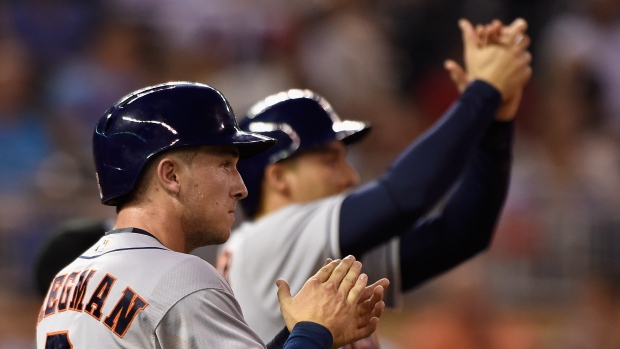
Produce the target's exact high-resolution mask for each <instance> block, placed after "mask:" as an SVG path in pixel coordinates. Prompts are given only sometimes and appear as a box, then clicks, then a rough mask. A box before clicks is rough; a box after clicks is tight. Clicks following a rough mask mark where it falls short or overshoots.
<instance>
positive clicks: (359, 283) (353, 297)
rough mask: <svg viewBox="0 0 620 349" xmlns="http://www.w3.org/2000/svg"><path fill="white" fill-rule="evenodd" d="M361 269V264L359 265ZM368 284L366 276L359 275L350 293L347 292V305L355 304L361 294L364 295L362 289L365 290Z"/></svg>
mask: <svg viewBox="0 0 620 349" xmlns="http://www.w3.org/2000/svg"><path fill="white" fill-rule="evenodd" d="M360 268H361V264H360ZM367 283H368V276H367V275H366V274H362V275H360V276H359V277H358V278H357V279H356V280H355V286H353V288H352V289H351V290H350V291H347V292H348V293H347V301H348V302H349V304H357V302H358V301H359V299H360V297H361V295H362V293H364V288H366V284H367Z"/></svg>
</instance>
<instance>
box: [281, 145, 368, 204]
mask: <svg viewBox="0 0 620 349" xmlns="http://www.w3.org/2000/svg"><path fill="white" fill-rule="evenodd" d="M346 155H347V150H346V147H345V145H344V144H343V143H342V142H340V141H332V142H330V143H328V144H326V145H325V146H323V147H320V148H318V149H315V150H311V151H307V152H304V153H302V154H300V155H298V156H296V157H294V158H291V159H290V161H289V162H288V163H287V164H286V168H287V170H286V176H288V183H289V184H290V194H291V199H292V200H293V201H294V202H308V201H313V200H318V199H322V198H325V197H328V196H331V195H336V194H340V193H342V192H344V191H346V190H347V189H350V188H351V187H353V186H355V185H357V184H358V183H359V180H360V179H359V175H358V174H357V172H356V171H355V170H354V169H353V168H352V167H351V166H350V165H349V163H348V162H347V160H346Z"/></svg>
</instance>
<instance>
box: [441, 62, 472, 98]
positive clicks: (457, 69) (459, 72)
mask: <svg viewBox="0 0 620 349" xmlns="http://www.w3.org/2000/svg"><path fill="white" fill-rule="evenodd" d="M444 68H445V69H446V70H447V71H448V73H449V74H450V79H452V82H454V85H455V86H456V88H457V89H458V90H459V92H463V91H464V90H465V88H467V84H468V83H469V81H468V79H467V73H466V72H465V69H463V67H461V66H460V65H459V64H458V63H456V62H455V61H453V60H451V59H448V60H446V61H445V62H444Z"/></svg>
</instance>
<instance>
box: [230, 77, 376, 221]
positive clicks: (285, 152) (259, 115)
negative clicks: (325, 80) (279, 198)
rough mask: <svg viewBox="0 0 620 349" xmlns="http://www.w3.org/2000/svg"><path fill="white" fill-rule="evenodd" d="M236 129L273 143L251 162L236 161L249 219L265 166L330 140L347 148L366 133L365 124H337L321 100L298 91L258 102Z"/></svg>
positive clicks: (338, 120) (316, 96)
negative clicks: (243, 186) (346, 145)
mask: <svg viewBox="0 0 620 349" xmlns="http://www.w3.org/2000/svg"><path fill="white" fill-rule="evenodd" d="M239 126H240V127H241V129H242V130H244V131H247V132H254V133H259V134H262V135H265V136H269V137H272V138H275V139H277V143H276V145H275V146H274V147H272V148H270V149H269V150H268V151H266V152H263V153H261V154H260V155H258V156H256V157H253V158H252V159H249V160H244V161H240V162H239V164H238V166H237V167H238V168H239V172H240V173H241V176H242V177H243V180H244V182H245V184H246V187H247V188H248V196H247V198H245V199H244V200H241V201H240V203H241V206H242V208H243V210H244V213H245V214H246V215H247V216H249V217H253V216H254V215H255V214H256V210H257V209H258V204H259V199H260V190H261V182H262V179H263V174H264V171H265V168H266V167H267V165H269V164H272V163H275V162H277V161H280V160H284V159H286V158H289V157H291V156H293V155H296V154H299V153H301V152H303V151H306V150H308V149H312V148H316V147H318V146H321V145H323V144H326V143H328V142H330V141H333V140H340V141H343V142H344V143H345V144H351V143H353V142H356V141H358V140H360V139H361V138H362V137H363V136H365V135H366V134H367V133H368V131H369V130H370V124H369V123H367V122H362V121H351V120H341V119H340V117H339V116H338V115H337V114H336V112H334V110H333V109H332V107H331V105H330V104H329V103H328V102H327V101H326V100H325V99H324V98H323V97H321V96H319V95H318V94H316V93H315V92H313V91H310V90H299V89H292V90H288V91H283V92H280V93H277V94H274V95H271V96H268V97H267V98H265V99H263V100H261V101H259V102H258V103H256V104H255V105H254V106H253V107H251V108H250V110H249V111H248V113H247V115H246V117H245V118H243V119H241V120H240V121H239Z"/></svg>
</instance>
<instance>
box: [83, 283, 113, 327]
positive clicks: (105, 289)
mask: <svg viewBox="0 0 620 349" xmlns="http://www.w3.org/2000/svg"><path fill="white" fill-rule="evenodd" d="M114 282H116V278H115V277H114V276H112V275H110V274H106V275H105V276H104V277H103V279H102V280H101V282H99V285H98V286H97V288H96V289H95V292H93V295H92V296H91V297H90V300H89V301H88V303H86V306H85V307H84V309H85V310H84V312H86V313H88V314H90V315H92V316H93V317H94V318H95V319H97V320H99V319H101V309H103V306H104V304H105V301H106V300H107V299H108V296H109V295H110V290H111V289H112V286H113V285H114Z"/></svg>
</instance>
